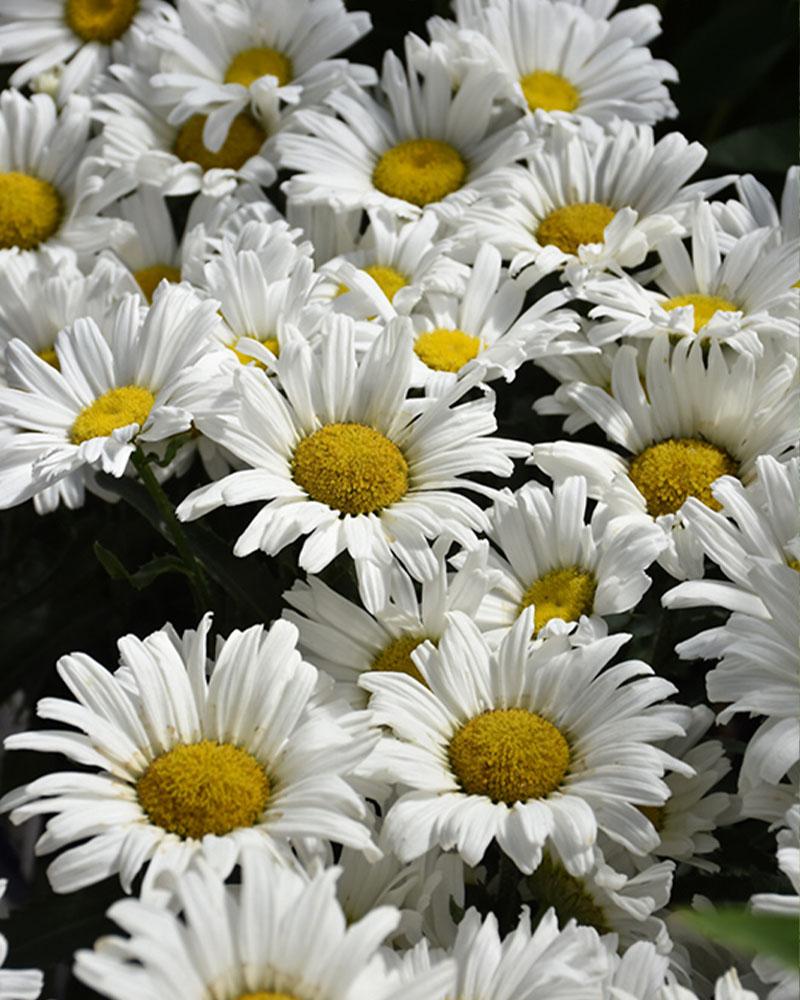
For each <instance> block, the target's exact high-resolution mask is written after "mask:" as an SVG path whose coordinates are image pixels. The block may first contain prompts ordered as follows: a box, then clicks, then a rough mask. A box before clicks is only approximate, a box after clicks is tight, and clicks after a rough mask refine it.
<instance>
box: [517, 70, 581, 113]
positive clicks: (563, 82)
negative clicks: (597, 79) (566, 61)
mask: <svg viewBox="0 0 800 1000" xmlns="http://www.w3.org/2000/svg"><path fill="white" fill-rule="evenodd" d="M519 84H520V86H521V87H522V93H523V94H524V95H525V100H526V101H527V102H528V107H529V108H530V109H531V111H536V109H537V108H541V109H542V110H543V111H574V110H575V108H577V106H578V105H579V104H580V102H581V95H580V93H579V92H578V91H577V90H576V89H575V87H573V86H572V84H571V83H570V82H569V80H567V79H565V78H564V77H563V76H561V75H560V74H558V73H548V72H547V71H546V70H541V69H537V70H534V72H533V73H526V74H525V76H523V77H522V78H521V79H520V81H519Z"/></svg>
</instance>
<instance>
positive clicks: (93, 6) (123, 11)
mask: <svg viewBox="0 0 800 1000" xmlns="http://www.w3.org/2000/svg"><path fill="white" fill-rule="evenodd" d="M138 10H139V0H66V4H65V6H64V18H65V20H66V22H67V26H68V27H69V28H71V29H72V30H73V31H74V32H75V34H76V35H77V36H78V37H79V38H82V39H83V40H84V42H105V43H106V44H109V43H110V42H113V41H114V40H115V39H117V38H120V37H122V35H124V34H125V32H126V31H127V30H128V28H129V27H130V26H131V21H132V20H133V19H134V17H136V12H137V11H138Z"/></svg>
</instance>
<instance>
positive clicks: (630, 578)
mask: <svg viewBox="0 0 800 1000" xmlns="http://www.w3.org/2000/svg"><path fill="white" fill-rule="evenodd" d="M586 499H587V497H586V480H585V479H584V478H583V477H582V476H570V477H568V478H567V479H565V480H563V482H561V483H560V484H558V485H556V486H555V488H554V489H553V491H552V492H551V491H550V490H549V489H547V487H545V486H540V485H539V484H538V483H526V484H525V486H523V487H521V489H519V490H517V491H516V492H515V493H512V492H511V491H510V490H504V491H503V493H501V495H500V496H499V497H498V498H497V500H496V501H495V504H494V508H493V510H492V515H491V527H490V529H489V538H490V539H491V540H492V542H493V543H494V545H495V548H496V551H492V553H491V555H490V557H489V566H490V567H491V569H492V570H495V571H497V574H498V576H499V577H500V580H499V582H498V583H496V584H495V585H494V586H493V588H492V591H491V593H490V594H488V595H487V597H486V598H484V600H483V601H482V603H481V606H480V608H479V609H478V612H477V614H476V615H475V616H474V619H475V621H476V622H477V624H478V626H479V628H481V629H482V630H483V631H485V632H487V633H488V634H489V635H490V636H492V637H495V638H497V637H499V635H502V633H503V632H504V631H505V630H506V629H507V628H508V627H509V626H511V625H513V624H514V622H515V621H516V620H517V618H518V616H519V615H520V614H521V612H522V611H524V610H525V608H527V607H533V609H534V626H535V629H536V633H537V635H539V636H541V635H546V634H548V633H549V632H550V631H552V630H553V628H557V629H558V628H560V627H561V626H563V623H564V622H578V621H579V620H582V619H583V618H584V616H586V617H588V618H589V620H590V622H589V623H590V624H591V626H592V627H593V629H594V630H595V631H596V632H597V634H598V635H604V634H605V632H606V628H605V623H604V622H603V621H602V617H603V615H611V614H619V613H620V612H622V611H629V610H630V609H631V608H633V607H635V605H636V604H638V603H639V601H640V599H641V598H642V595H643V594H644V593H645V591H646V590H647V589H648V588H649V586H650V583H651V580H650V577H648V575H647V574H646V573H645V570H646V569H647V567H648V566H649V565H650V564H651V563H652V562H653V561H654V560H655V558H656V557H657V556H658V554H659V552H660V551H661V549H662V548H663V547H664V537H663V533H662V532H660V531H659V530H658V528H657V527H656V526H655V525H651V524H647V523H645V522H643V521H642V519H641V518H637V517H626V516H622V517H618V518H612V519H611V520H608V519H607V518H604V517H600V516H598V512H597V510H596V511H595V514H594V515H593V516H592V518H591V519H590V520H589V523H588V524H587V523H586ZM600 513H602V512H600ZM551 622H552V623H553V624H552V625H551V624H550V623H551ZM556 623H559V625H556Z"/></svg>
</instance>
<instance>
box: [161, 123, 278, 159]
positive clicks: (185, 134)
mask: <svg viewBox="0 0 800 1000" xmlns="http://www.w3.org/2000/svg"><path fill="white" fill-rule="evenodd" d="M205 123H206V116H205V115H192V117H191V118H190V119H189V121H188V122H186V123H185V124H184V125H182V126H181V129H180V131H179V132H178V136H177V138H176V139H175V147H174V152H175V155H176V156H178V157H180V159H182V160H183V161H184V162H186V163H199V164H200V166H201V167H202V168H203V170H215V169H216V170H221V169H225V168H228V169H230V170H238V169H239V167H241V166H243V165H244V164H245V163H247V161H248V160H249V159H250V157H251V156H255V155H256V153H258V152H259V150H260V149H261V147H262V145H263V144H264V142H265V141H266V138H267V133H266V132H265V131H264V129H263V128H262V127H261V126H260V125H259V124H258V122H257V121H256V120H255V118H253V117H252V116H251V115H248V114H246V113H242V114H240V115H237V116H236V117H235V118H234V119H233V121H232V122H231V127H230V128H229V129H228V135H227V137H226V139H225V142H224V143H223V144H222V146H221V147H220V149H218V150H217V152H216V153H212V152H211V150H210V149H207V148H206V146H205V144H204V143H203V127H204V126H205Z"/></svg>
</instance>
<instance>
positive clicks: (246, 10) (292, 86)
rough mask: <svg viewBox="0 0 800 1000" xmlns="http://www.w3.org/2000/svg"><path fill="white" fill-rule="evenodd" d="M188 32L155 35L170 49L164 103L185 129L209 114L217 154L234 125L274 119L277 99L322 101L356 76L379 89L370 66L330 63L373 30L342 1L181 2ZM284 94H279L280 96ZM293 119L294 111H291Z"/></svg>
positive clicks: (209, 140) (161, 90) (158, 78)
mask: <svg viewBox="0 0 800 1000" xmlns="http://www.w3.org/2000/svg"><path fill="white" fill-rule="evenodd" d="M178 16H179V19H180V30H179V31H178V32H176V31H175V30H174V26H172V25H170V26H168V27H164V28H163V29H161V30H160V31H158V30H157V31H155V32H153V34H152V44H153V45H155V46H156V47H157V48H159V49H161V50H162V55H161V59H160V69H161V72H160V73H157V74H156V75H155V76H154V77H153V80H152V82H153V85H154V87H155V90H156V93H155V96H156V99H157V100H158V102H159V104H160V105H161V106H162V107H163V108H164V109H165V110H167V109H168V110H169V114H168V120H169V121H170V122H171V123H172V124H176V125H180V124H182V123H183V122H185V121H187V120H189V119H190V118H192V117H193V116H195V115H203V116H204V119H205V124H204V127H203V141H204V143H205V144H206V146H207V147H208V148H209V149H210V150H213V151H214V152H216V151H217V150H218V149H219V148H220V146H222V144H223V142H224V141H225V138H226V136H227V133H228V127H229V125H230V123H231V121H232V120H233V119H234V118H236V117H237V116H238V115H241V114H247V113H251V114H252V115H253V116H254V117H255V118H256V119H260V118H261V117H262V116H263V117H266V118H267V120H268V119H269V117H270V116H271V115H272V113H273V107H274V101H275V97H276V96H277V97H279V98H280V100H281V101H282V102H284V103H288V105H289V108H288V112H289V114H291V110H292V107H293V106H294V105H297V103H298V102H302V103H305V104H308V103H318V102H319V101H320V100H321V98H323V97H324V96H325V95H326V94H327V93H329V92H330V91H331V90H332V89H333V88H334V87H336V86H337V85H339V84H341V83H342V82H344V80H346V79H348V78H351V79H353V80H355V81H357V82H358V83H360V84H363V85H365V86H367V85H370V84H373V83H375V79H376V77H375V72H374V70H372V69H371V68H370V67H368V66H360V65H357V64H350V63H349V62H348V61H347V60H346V59H336V60H332V59H331V58H330V57H331V56H333V55H336V54H337V53H339V52H343V51H344V50H345V49H347V48H349V47H350V46H351V45H353V44H354V43H355V42H357V41H358V40H359V39H360V38H362V37H363V36H364V35H366V34H367V32H368V31H369V30H370V27H371V23H370V16H369V14H367V13H366V11H355V12H353V13H348V11H347V10H346V8H345V6H344V4H343V3H342V2H341V0H299V2H298V0H277V2H276V0H238V2H236V3H231V2H230V0H223V2H221V3H215V4H214V5H213V6H212V5H210V4H208V2H207V0H179V3H178ZM276 88H277V90H276ZM283 114H284V115H285V114H286V111H284V112H283Z"/></svg>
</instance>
